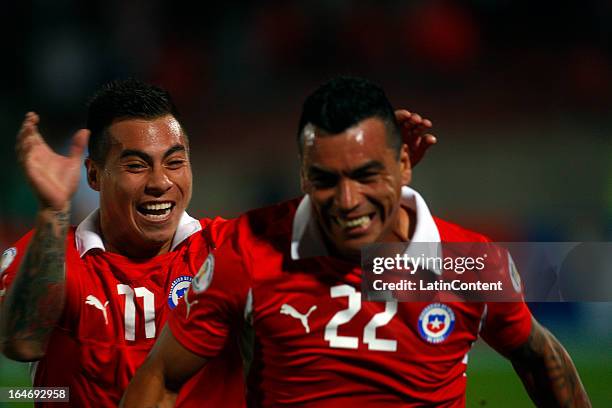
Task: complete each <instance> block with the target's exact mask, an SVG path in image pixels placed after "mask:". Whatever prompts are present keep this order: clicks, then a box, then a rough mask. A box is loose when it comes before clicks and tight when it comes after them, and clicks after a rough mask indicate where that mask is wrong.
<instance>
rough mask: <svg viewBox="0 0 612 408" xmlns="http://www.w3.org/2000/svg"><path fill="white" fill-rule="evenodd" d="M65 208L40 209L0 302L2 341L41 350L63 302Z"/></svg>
mask: <svg viewBox="0 0 612 408" xmlns="http://www.w3.org/2000/svg"><path fill="white" fill-rule="evenodd" d="M69 218H70V217H69V211H68V210H66V211H51V210H41V211H40V212H39V214H38V219H37V224H36V231H35V233H34V236H33V238H32V241H31V242H30V245H29V247H28V250H27V252H26V254H25V256H24V259H23V262H22V263H21V267H20V269H19V272H18V273H17V275H16V276H15V281H14V282H13V285H12V286H11V288H10V290H9V291H8V293H7V296H6V299H5V301H4V304H3V305H2V312H1V314H2V316H1V318H0V333H1V334H2V342H3V343H4V345H9V344H12V345H13V347H15V345H18V344H19V345H22V346H24V347H26V348H27V349H29V350H30V351H31V352H32V353H33V355H40V356H42V355H43V354H44V352H45V348H46V344H47V341H48V340H49V336H50V334H51V331H52V330H53V328H54V327H55V325H56V323H57V321H58V319H59V317H60V315H61V313H62V310H63V308H64V302H65V270H64V268H65V266H64V265H65V258H66V250H65V245H66V244H65V242H66V234H67V231H68V227H69V222H70V220H69Z"/></svg>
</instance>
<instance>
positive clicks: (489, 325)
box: [481, 301, 532, 355]
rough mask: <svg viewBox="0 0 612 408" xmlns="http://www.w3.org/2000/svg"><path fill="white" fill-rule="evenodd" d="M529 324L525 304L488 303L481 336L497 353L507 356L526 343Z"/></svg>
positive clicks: (527, 310) (528, 313)
mask: <svg viewBox="0 0 612 408" xmlns="http://www.w3.org/2000/svg"><path fill="white" fill-rule="evenodd" d="M531 324H532V316H531V312H530V311H529V308H528V307H527V305H526V304H525V302H522V301H521V302H511V303H509V302H490V303H487V315H486V317H485V320H484V325H483V327H482V331H481V335H482V338H483V339H484V340H485V341H486V342H487V343H488V344H489V345H490V346H491V347H493V348H494V349H495V350H497V351H498V352H499V353H501V354H503V355H508V353H510V352H511V351H513V350H515V349H516V348H518V347H519V346H521V345H523V344H524V343H525V342H526V341H527V339H528V338H529V334H530V333H531Z"/></svg>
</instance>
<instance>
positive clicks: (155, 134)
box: [108, 115, 186, 155]
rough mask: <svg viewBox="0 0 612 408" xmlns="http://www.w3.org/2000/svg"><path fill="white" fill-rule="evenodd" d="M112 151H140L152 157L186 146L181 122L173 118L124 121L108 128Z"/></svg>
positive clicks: (168, 116)
mask: <svg viewBox="0 0 612 408" xmlns="http://www.w3.org/2000/svg"><path fill="white" fill-rule="evenodd" d="M108 132H109V135H110V142H111V146H112V147H111V149H112V150H125V149H132V150H140V151H143V152H147V153H149V154H151V155H154V154H155V153H163V152H165V151H166V150H167V149H169V148H171V147H172V146H175V145H186V142H185V136H184V134H183V131H182V129H181V125H180V124H179V122H178V121H177V120H176V119H175V118H174V117H172V116H170V115H167V116H163V117H160V118H156V119H152V120H146V119H124V120H120V121H117V122H114V123H113V124H112V125H111V126H109V128H108Z"/></svg>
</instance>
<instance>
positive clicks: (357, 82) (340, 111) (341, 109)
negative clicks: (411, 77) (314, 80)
mask: <svg viewBox="0 0 612 408" xmlns="http://www.w3.org/2000/svg"><path fill="white" fill-rule="evenodd" d="M372 117H375V118H378V119H380V120H382V121H383V123H384V124H385V127H386V129H387V142H388V144H389V147H391V148H393V149H394V150H395V151H396V152H397V153H398V157H399V152H400V150H401V147H402V134H401V130H400V128H399V126H398V124H397V122H396V120H395V113H394V111H393V107H392V106H391V103H390V102H389V100H388V99H387V96H386V95H385V92H384V91H383V90H382V88H381V87H379V86H378V85H375V84H373V83H372V82H370V81H368V80H367V79H363V78H357V77H350V76H339V77H336V78H333V79H331V80H330V81H327V82H326V83H324V84H323V85H321V86H320V87H319V88H317V89H316V90H315V91H314V92H313V93H312V94H311V95H310V96H308V97H307V98H306V100H305V101H304V106H303V108H302V116H301V117H300V124H299V127H298V135H297V136H298V147H299V150H300V155H301V154H302V150H303V144H304V140H303V132H304V128H305V127H306V125H307V124H312V125H314V126H316V127H317V128H319V129H321V130H323V131H325V132H326V133H328V134H338V133H341V132H343V131H345V130H346V129H348V128H350V127H352V126H354V125H356V124H357V123H359V122H361V121H362V120H364V119H368V118H372Z"/></svg>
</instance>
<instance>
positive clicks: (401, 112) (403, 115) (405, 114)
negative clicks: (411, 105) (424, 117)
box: [395, 109, 412, 124]
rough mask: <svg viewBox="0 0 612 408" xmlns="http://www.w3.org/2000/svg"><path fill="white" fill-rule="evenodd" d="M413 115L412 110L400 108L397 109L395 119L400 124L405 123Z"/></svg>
mask: <svg viewBox="0 0 612 408" xmlns="http://www.w3.org/2000/svg"><path fill="white" fill-rule="evenodd" d="M411 116H412V113H410V111H407V110H406V109H398V110H396V111H395V120H396V121H397V123H399V124H405V123H406V121H407V120H408V119H410V117H411Z"/></svg>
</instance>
